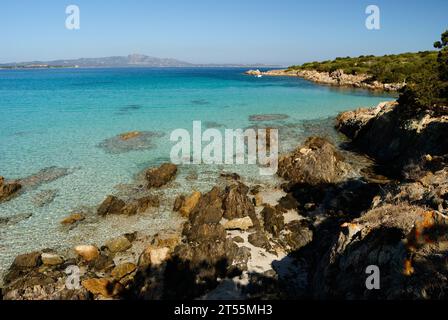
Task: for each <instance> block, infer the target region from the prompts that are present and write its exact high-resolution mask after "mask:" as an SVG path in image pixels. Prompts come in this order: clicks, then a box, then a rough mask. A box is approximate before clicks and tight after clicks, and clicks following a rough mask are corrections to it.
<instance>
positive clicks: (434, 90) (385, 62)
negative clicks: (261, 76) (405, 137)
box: [287, 30, 448, 114]
mask: <svg viewBox="0 0 448 320" xmlns="http://www.w3.org/2000/svg"><path fill="white" fill-rule="evenodd" d="M434 48H435V49H436V50H434V51H421V52H416V53H402V54H396V55H384V56H379V57H377V56H373V55H369V56H359V57H354V58H351V57H345V58H341V57H339V58H336V59H335V60H327V61H322V62H309V63H304V64H302V65H294V66H290V67H289V68H288V69H287V71H293V72H294V71H304V70H309V71H311V70H312V71H317V72H326V73H330V74H331V73H333V72H335V71H337V70H341V71H343V73H345V74H347V75H367V76H368V77H367V78H366V79H365V80H364V81H363V82H366V83H372V82H374V81H378V82H380V83H406V86H404V87H403V88H402V89H401V90H400V97H399V99H398V102H399V104H400V107H401V108H402V109H403V111H406V112H407V113H409V112H410V113H414V112H417V113H418V112H421V111H422V110H427V109H431V110H433V111H435V112H437V113H440V114H446V113H448V30H447V31H445V32H444V33H443V34H442V35H441V39H440V41H436V42H435V43H434Z"/></svg>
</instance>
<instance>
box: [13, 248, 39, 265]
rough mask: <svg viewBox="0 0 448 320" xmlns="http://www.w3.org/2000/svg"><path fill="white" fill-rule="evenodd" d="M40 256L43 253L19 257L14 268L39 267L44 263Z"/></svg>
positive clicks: (36, 252) (26, 254)
mask: <svg viewBox="0 0 448 320" xmlns="http://www.w3.org/2000/svg"><path fill="white" fill-rule="evenodd" d="M40 256H41V252H39V251H35V252H31V253H25V254H21V255H18V256H17V257H16V258H15V259H14V262H13V266H15V267H17V268H19V269H24V268H34V267H37V266H39V265H40V264H41V263H42V260H41V258H40Z"/></svg>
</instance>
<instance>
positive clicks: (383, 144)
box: [1, 102, 448, 300]
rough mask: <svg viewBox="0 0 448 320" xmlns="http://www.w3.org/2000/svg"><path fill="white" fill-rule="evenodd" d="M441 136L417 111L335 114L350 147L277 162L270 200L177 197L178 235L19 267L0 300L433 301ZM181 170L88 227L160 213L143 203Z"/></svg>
mask: <svg viewBox="0 0 448 320" xmlns="http://www.w3.org/2000/svg"><path fill="white" fill-rule="evenodd" d="M447 124H448V119H446V118H444V117H442V116H436V115H433V114H430V113H429V111H428V113H427V114H424V115H421V116H419V118H418V119H416V118H412V117H409V116H407V115H405V114H402V112H401V109H400V108H399V106H398V105H397V104H396V103H394V102H388V103H383V104H380V105H379V106H377V107H376V108H372V109H358V110H355V111H348V112H343V113H341V114H340V115H339V116H338V117H337V119H336V123H335V126H336V128H337V129H338V130H339V131H340V132H341V133H343V134H345V135H346V136H347V137H348V138H350V139H351V140H350V141H349V142H347V143H346V144H344V145H341V146H335V145H334V144H333V143H332V142H330V141H329V140H327V139H325V138H322V137H317V136H313V137H309V138H308V139H307V140H306V141H305V142H304V143H303V144H301V145H300V146H298V147H297V148H296V149H295V150H294V151H292V152H291V153H288V154H284V155H282V157H281V158H280V159H279V170H278V175H279V177H280V178H282V179H283V182H282V183H281V184H280V185H278V186H277V187H274V188H267V187H266V186H262V185H253V184H249V183H247V182H245V181H244V178H243V177H240V176H238V175H237V174H223V176H222V179H223V183H221V184H217V185H216V186H215V187H213V188H212V189H211V190H209V191H208V192H202V193H201V192H199V191H195V192H193V193H191V194H180V195H178V196H177V198H176V199H175V200H174V202H173V203H172V204H171V205H172V208H173V212H176V213H177V214H178V216H179V219H180V220H181V221H184V224H183V228H182V230H180V231H177V230H173V231H169V232H163V233H159V234H156V235H154V236H147V235H144V234H141V233H139V232H134V233H127V234H123V235H121V236H119V237H116V238H113V239H110V240H109V241H107V242H106V243H104V245H103V246H100V247H97V246H93V245H91V244H89V243H84V244H80V245H79V246H76V247H74V248H73V249H72V250H71V252H70V253H67V254H62V253H60V252H56V251H54V250H52V249H43V250H40V251H36V252H32V253H28V254H23V255H19V256H17V257H16V258H15V260H14V262H13V264H12V265H11V267H10V268H9V270H8V272H7V274H6V276H5V277H4V287H3V288H2V292H1V296H2V299H5V300H16V299H17V300H20V299H268V298H270V299H300V298H316V299H444V298H446V292H448V291H447V287H448V280H447V279H448V271H447V269H446V261H447V256H446V252H447V249H448V236H447V232H446V231H447V228H448V219H447V213H448V212H447V210H448V168H447V166H446V161H447V159H448V157H447V154H448V145H447V142H446V139H444V133H446V132H447V130H446V129H447V128H446V125H447ZM360 153H361V154H362V155H363V154H366V155H368V156H369V157H371V158H372V159H374V160H375V163H374V165H372V166H366V167H364V168H361V170H355V168H354V167H353V165H352V159H351V158H352V157H357V156H360ZM179 170H182V168H178V167H177V166H175V165H173V164H168V163H167V164H163V165H161V166H160V167H157V168H149V169H148V170H147V171H146V172H145V185H144V186H142V188H143V189H144V192H140V193H138V194H136V195H135V196H133V197H129V198H126V199H123V198H120V197H117V196H114V195H110V196H108V197H106V199H105V200H104V201H103V202H102V203H101V204H99V206H98V207H97V214H98V216H99V217H102V218H104V217H106V216H108V215H122V216H131V215H138V214H141V213H143V212H146V211H147V210H150V208H153V207H158V206H160V204H161V201H164V200H163V199H162V200H161V199H159V198H158V197H157V195H156V194H154V193H153V190H157V189H158V188H163V187H164V186H166V185H167V184H169V183H172V182H173V181H175V180H176V176H177V175H178V173H179ZM1 182H2V183H1V186H4V185H5V182H3V179H2V180H1ZM6 185H8V183H7V184H6ZM2 190H3V189H2ZM5 190H10V188H9V187H6V189H5ZM5 194H7V197H9V196H11V195H12V194H10V193H9V192H7V193H5ZM84 218H85V217H84V216H83V215H82V213H75V214H72V215H70V216H68V217H67V218H66V219H64V220H63V221H61V223H62V224H64V225H69V226H70V225H76V224H77V223H80V222H82V220H83V219H84ZM369 265H376V266H378V267H379V268H380V270H381V290H368V289H367V288H366V286H365V281H366V272H365V270H366V268H367V267H368V266H369ZM67 268H75V269H73V270H77V273H76V276H77V277H78V278H76V277H75V278H73V276H72V275H67V273H66V271H67ZM68 280H69V281H71V280H73V281H74V282H69V283H71V284H73V285H75V288H74V289H69V288H68V287H67V281H68ZM76 280H79V286H76V284H77V282H76Z"/></svg>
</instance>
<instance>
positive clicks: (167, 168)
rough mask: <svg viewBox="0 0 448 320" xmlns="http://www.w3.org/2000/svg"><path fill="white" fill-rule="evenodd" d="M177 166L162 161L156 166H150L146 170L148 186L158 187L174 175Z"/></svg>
mask: <svg viewBox="0 0 448 320" xmlns="http://www.w3.org/2000/svg"><path fill="white" fill-rule="evenodd" d="M176 173H177V166H176V165H175V164H172V163H164V164H162V165H161V166H160V167H158V168H150V169H148V170H147V171H146V174H145V175H146V180H147V181H148V188H159V187H161V186H163V185H165V184H167V183H168V182H170V181H171V180H173V179H174V178H175V177H176Z"/></svg>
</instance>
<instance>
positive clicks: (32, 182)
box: [19, 166, 71, 189]
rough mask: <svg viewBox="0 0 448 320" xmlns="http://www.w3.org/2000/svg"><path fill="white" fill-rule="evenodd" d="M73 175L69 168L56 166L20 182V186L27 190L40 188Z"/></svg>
mask: <svg viewBox="0 0 448 320" xmlns="http://www.w3.org/2000/svg"><path fill="white" fill-rule="evenodd" d="M70 173H71V170H70V169H68V168H59V167H56V166H52V167H48V168H44V169H42V170H39V171H38V172H36V173H35V174H32V175H30V176H28V177H26V178H22V179H20V180H19V182H20V184H21V185H22V186H23V187H24V188H25V189H28V188H37V187H38V186H40V185H42V184H45V183H50V182H53V181H55V180H57V179H60V178H62V177H65V176H67V175H69V174H70Z"/></svg>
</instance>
